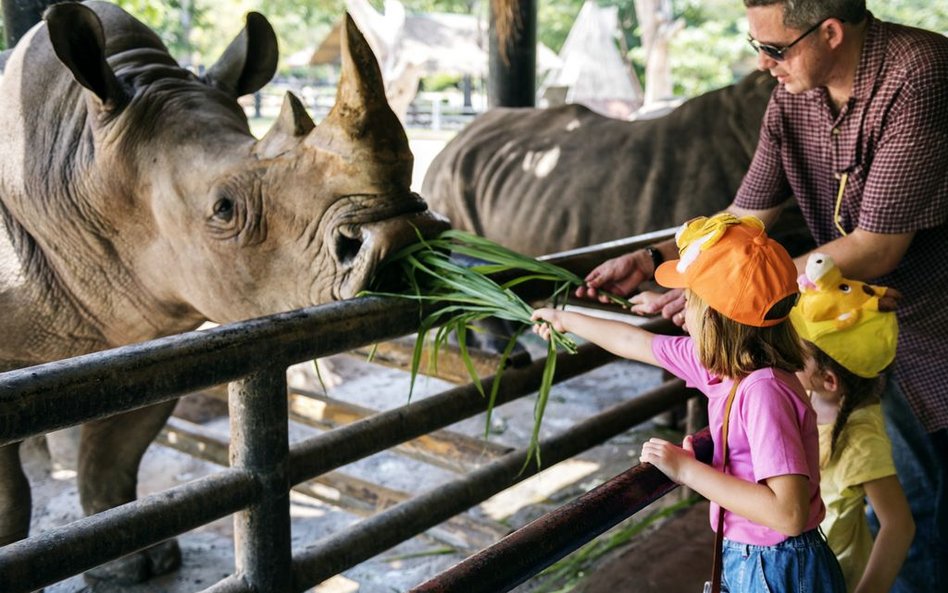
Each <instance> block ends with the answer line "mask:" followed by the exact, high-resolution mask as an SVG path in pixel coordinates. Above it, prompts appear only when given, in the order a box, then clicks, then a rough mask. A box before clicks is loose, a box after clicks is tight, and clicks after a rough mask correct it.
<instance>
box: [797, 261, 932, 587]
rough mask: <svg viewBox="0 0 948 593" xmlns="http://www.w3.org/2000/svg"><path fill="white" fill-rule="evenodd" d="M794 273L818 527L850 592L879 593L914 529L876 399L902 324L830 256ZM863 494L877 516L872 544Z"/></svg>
mask: <svg viewBox="0 0 948 593" xmlns="http://www.w3.org/2000/svg"><path fill="white" fill-rule="evenodd" d="M800 280H801V282H800V286H801V289H802V295H801V297H800V302H799V303H798V304H797V306H796V307H794V308H793V311H792V312H791V313H790V320H791V322H792V323H793V326H794V328H796V330H797V333H799V334H800V336H801V337H802V338H803V339H804V340H805V342H804V349H805V351H806V354H807V360H806V366H805V368H804V370H803V372H801V373H798V374H797V376H798V377H799V378H800V381H801V382H802V383H803V386H804V387H805V388H807V389H808V390H809V391H810V400H811V401H812V403H813V408H814V409H815V410H816V421H817V424H818V426H819V431H820V469H821V470H822V471H821V474H822V478H821V479H820V488H821V491H822V496H823V501H824V503H825V504H826V518H825V519H823V523H822V524H821V527H822V529H823V532H824V533H825V534H826V541H827V543H829V546H830V548H831V549H832V550H833V552H834V553H835V554H836V557H837V559H838V560H839V564H840V567H841V568H842V570H843V576H844V577H845V579H846V585H847V587H848V590H849V591H854V592H855V593H870V592H875V591H878V592H880V593H881V592H884V591H888V590H889V589H890V588H891V587H892V583H893V582H894V581H895V576H896V574H898V572H899V569H900V568H901V566H902V562H903V561H904V560H905V556H906V554H907V553H908V549H909V546H910V545H911V543H912V538H913V536H914V534H915V523H914V522H913V520H912V513H911V511H910V510H909V506H908V502H907V501H906V500H905V494H904V493H903V492H902V486H901V485H900V484H899V479H898V478H897V477H896V475H895V465H894V464H893V461H892V445H891V443H890V442H889V437H888V436H887V435H886V432H885V425H884V422H883V419H882V409H881V406H880V403H879V395H880V393H881V392H882V389H883V387H884V385H885V378H884V376H883V375H882V372H883V371H884V370H885V369H886V367H888V366H889V365H890V364H891V363H892V360H893V359H894V358H895V347H896V341H897V336H898V323H897V321H896V318H895V313H894V312H892V311H888V312H881V311H879V303H880V298H883V297H884V296H885V290H884V289H881V288H880V287H874V286H869V285H865V284H863V283H862V282H855V281H851V280H847V279H846V278H843V277H842V275H841V274H840V273H839V269H838V268H837V267H836V266H835V264H834V263H833V261H832V259H830V258H829V257H828V256H826V255H823V254H819V253H814V254H812V255H810V258H809V259H808V261H807V266H806V273H805V274H804V275H803V276H801V277H800ZM866 497H868V499H869V503H870V504H871V505H872V508H873V511H874V512H875V513H876V516H877V517H878V518H879V532H878V534H877V535H876V538H875V542H873V539H872V535H871V534H870V533H869V524H868V522H867V521H866V502H865V498H866Z"/></svg>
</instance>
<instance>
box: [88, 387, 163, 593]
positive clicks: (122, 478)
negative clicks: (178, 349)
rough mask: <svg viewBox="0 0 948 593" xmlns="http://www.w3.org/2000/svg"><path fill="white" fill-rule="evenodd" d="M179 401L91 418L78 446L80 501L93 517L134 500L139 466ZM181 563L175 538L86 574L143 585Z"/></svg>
mask: <svg viewBox="0 0 948 593" xmlns="http://www.w3.org/2000/svg"><path fill="white" fill-rule="evenodd" d="M175 403H176V402H175V401H170V402H165V403H161V404H157V405H154V406H149V407H147V408H142V409H140V410H134V411H131V412H126V413H124V414H119V415H117V416H112V417H110V418H104V419H102V420H97V421H95V422H90V423H87V424H85V425H83V427H82V436H81V438H80V445H79V475H78V481H79V499H80V500H81V501H82V509H83V510H84V511H85V512H86V514H88V515H91V514H93V513H98V512H101V511H104V510H107V509H111V508H113V507H116V506H118V505H121V504H124V503H126V502H131V501H133V500H135V497H136V492H135V491H136V487H137V486H138V466H139V464H140V463H141V459H142V456H143V455H144V454H145V450H146V449H148V445H150V444H151V442H152V441H153V440H154V438H155V437H156V436H157V435H158V432H159V431H160V430H161V428H162V427H163V426H164V425H165V422H166V421H167V420H168V416H170V415H171V412H172V410H174V406H175ZM180 565H181V550H180V549H179V547H178V543H177V541H176V540H174V539H170V540H167V541H164V542H162V543H160V544H156V545H154V546H152V547H151V548H148V549H147V550H142V551H141V552H137V553H135V554H129V555H128V556H125V557H124V558H119V559H118V560H114V561H112V562H108V563H106V564H103V565H101V566H98V567H96V568H94V569H92V570H90V571H88V572H86V579H87V580H92V581H96V580H107V581H113V582H116V583H120V584H133V583H140V582H142V581H145V580H147V579H148V578H150V577H152V576H156V575H159V574H164V573H167V572H171V571H172V570H174V569H176V568H178V567H179V566H180Z"/></svg>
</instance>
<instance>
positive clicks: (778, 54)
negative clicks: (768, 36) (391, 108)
mask: <svg viewBox="0 0 948 593" xmlns="http://www.w3.org/2000/svg"><path fill="white" fill-rule="evenodd" d="M826 21H827V19H823V20H822V21H820V22H818V23H816V24H815V25H813V26H812V27H810V28H809V29H807V30H806V31H804V32H803V35H800V36H799V37H797V38H796V39H794V40H793V41H791V42H790V44H789V45H785V46H783V47H777V46H776V45H770V44H767V43H759V42H758V41H757V40H756V39H754V38H753V37H751V36H750V34H748V35H747V42H748V43H750V46H751V47H752V48H754V52H755V53H760V52H764V53H765V54H767V57H769V58H771V59H773V60H775V61H777V62H782V61H783V60H784V56H783V54H785V53H787V51H788V50H789V49H790V48H791V47H793V46H794V45H796V44H798V43H800V42H801V41H803V38H804V37H806V36H807V35H809V34H810V33H812V32H813V31H816V30H817V29H819V28H820V25H822V24H823V23H825V22H826ZM840 22H842V21H840Z"/></svg>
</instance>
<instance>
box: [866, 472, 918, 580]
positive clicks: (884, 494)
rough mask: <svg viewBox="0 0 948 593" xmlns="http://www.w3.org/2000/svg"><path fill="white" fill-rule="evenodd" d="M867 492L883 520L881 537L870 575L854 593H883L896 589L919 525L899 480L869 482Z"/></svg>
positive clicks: (868, 570)
mask: <svg viewBox="0 0 948 593" xmlns="http://www.w3.org/2000/svg"><path fill="white" fill-rule="evenodd" d="M863 488H865V490H866V496H867V497H868V498H869V503H870V504H871V505H872V508H873V510H874V511H875V512H876V516H877V517H878V518H879V533H878V534H877V535H876V540H875V542H874V543H873V544H872V552H871V553H870V554H869V562H868V563H867V564H866V571H865V572H864V573H863V574H862V579H860V580H859V584H858V585H856V588H855V589H854V590H853V593H875V592H876V591H878V592H880V593H882V592H884V591H888V590H889V588H891V587H892V583H893V582H894V581H895V575H896V574H898V572H899V570H900V569H901V568H902V562H903V561H904V560H905V556H906V555H907V554H908V549H909V546H910V545H911V544H912V539H913V538H914V537H915V522H914V521H913V520H912V512H911V511H910V510H909V506H908V502H907V501H906V500H905V493H904V492H903V491H902V486H901V485H900V484H899V479H898V478H897V477H896V476H887V477H885V478H879V479H878V480H872V481H871V482H866V483H864V484H863Z"/></svg>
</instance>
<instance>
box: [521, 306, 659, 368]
mask: <svg viewBox="0 0 948 593" xmlns="http://www.w3.org/2000/svg"><path fill="white" fill-rule="evenodd" d="M532 318H533V320H534V321H537V322H541V323H537V324H536V325H534V326H533V331H534V332H535V333H536V334H538V335H540V336H541V337H542V338H543V339H544V340H548V339H550V326H553V327H554V328H555V329H556V330H557V331H560V332H570V333H572V334H576V335H577V336H579V337H581V338H583V339H584V340H588V341H590V342H592V343H594V344H596V345H598V346H600V347H602V348H604V349H606V350H608V351H609V352H612V353H613V354H615V355H617V356H621V357H623V358H629V359H632V360H637V361H639V362H644V363H647V364H652V365H658V361H657V360H656V359H655V355H654V354H653V353H652V336H653V334H652V333H651V332H648V331H645V330H644V329H642V328H640V327H635V326H634V325H630V324H628V323H623V322H622V321H615V320H613V319H602V318H601V317H593V316H592V315H584V314H582V313H577V312H575V311H563V310H562V309H551V308H542V309H537V310H536V311H534V312H533V317H532ZM542 322H547V323H549V325H547V323H542Z"/></svg>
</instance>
